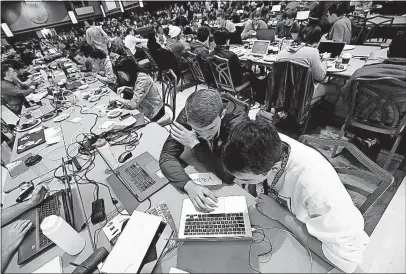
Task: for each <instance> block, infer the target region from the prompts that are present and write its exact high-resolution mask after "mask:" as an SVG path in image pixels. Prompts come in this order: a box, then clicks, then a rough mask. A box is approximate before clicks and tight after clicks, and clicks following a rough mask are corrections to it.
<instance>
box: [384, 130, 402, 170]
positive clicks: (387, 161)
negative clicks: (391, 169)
mask: <svg viewBox="0 0 406 274" xmlns="http://www.w3.org/2000/svg"><path fill="white" fill-rule="evenodd" d="M401 140H402V133H400V134H399V135H398V136H397V137H396V141H395V143H394V144H393V147H392V149H391V151H390V153H389V155H388V158H387V159H386V161H385V164H384V166H383V168H384V169H387V168H388V166H389V164H390V162H391V160H392V158H393V155H394V154H395V152H396V149H397V148H398V146H399V144H400V141H401Z"/></svg>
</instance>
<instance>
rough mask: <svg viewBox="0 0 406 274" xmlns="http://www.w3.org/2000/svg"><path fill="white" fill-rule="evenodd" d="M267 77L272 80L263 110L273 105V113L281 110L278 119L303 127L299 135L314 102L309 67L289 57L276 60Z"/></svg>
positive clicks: (308, 118) (267, 109) (304, 126)
mask: <svg viewBox="0 0 406 274" xmlns="http://www.w3.org/2000/svg"><path fill="white" fill-rule="evenodd" d="M269 77H271V81H272V83H271V84H270V88H268V89H267V94H266V97H265V98H266V100H265V102H266V105H265V110H266V111H271V109H272V108H275V110H276V113H279V112H283V113H285V114H286V117H285V118H283V120H281V122H282V123H287V124H290V123H293V124H294V125H297V124H298V125H299V126H303V128H302V131H301V133H302V134H303V133H304V132H305V131H306V128H307V124H308V122H309V120H310V114H311V109H312V107H314V106H316V105H317V104H312V98H313V93H314V83H313V75H312V72H311V68H310V67H309V66H306V65H303V64H300V63H297V62H294V61H291V60H283V61H278V62H275V63H274V68H273V70H272V72H271V74H270V76H269ZM319 102H321V101H319ZM289 127H290V126H289Z"/></svg>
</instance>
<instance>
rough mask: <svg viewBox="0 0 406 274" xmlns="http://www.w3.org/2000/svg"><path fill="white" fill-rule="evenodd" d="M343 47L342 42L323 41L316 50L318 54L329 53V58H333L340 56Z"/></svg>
mask: <svg viewBox="0 0 406 274" xmlns="http://www.w3.org/2000/svg"><path fill="white" fill-rule="evenodd" d="M344 46H345V43H344V42H331V41H323V42H320V43H319V46H318V50H319V54H322V53H325V52H327V53H330V57H331V58H335V57H337V56H339V55H340V54H341V52H342V51H343V49H344Z"/></svg>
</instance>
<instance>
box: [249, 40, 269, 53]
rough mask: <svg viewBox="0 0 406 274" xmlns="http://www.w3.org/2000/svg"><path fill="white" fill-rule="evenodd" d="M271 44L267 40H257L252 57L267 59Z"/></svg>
mask: <svg viewBox="0 0 406 274" xmlns="http://www.w3.org/2000/svg"><path fill="white" fill-rule="evenodd" d="M270 43H271V42H270V41H266V40H255V41H254V45H253V46H252V51H251V53H250V55H252V56H258V57H265V55H267V54H268V47H269V44H270Z"/></svg>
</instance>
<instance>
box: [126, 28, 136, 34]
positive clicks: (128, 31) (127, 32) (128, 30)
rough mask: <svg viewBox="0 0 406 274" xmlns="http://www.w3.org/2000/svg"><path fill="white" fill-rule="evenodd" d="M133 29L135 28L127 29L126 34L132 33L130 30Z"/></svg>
mask: <svg viewBox="0 0 406 274" xmlns="http://www.w3.org/2000/svg"><path fill="white" fill-rule="evenodd" d="M132 30H134V29H133V28H128V29H127V30H126V32H125V34H126V35H130V32H131V31H132Z"/></svg>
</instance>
